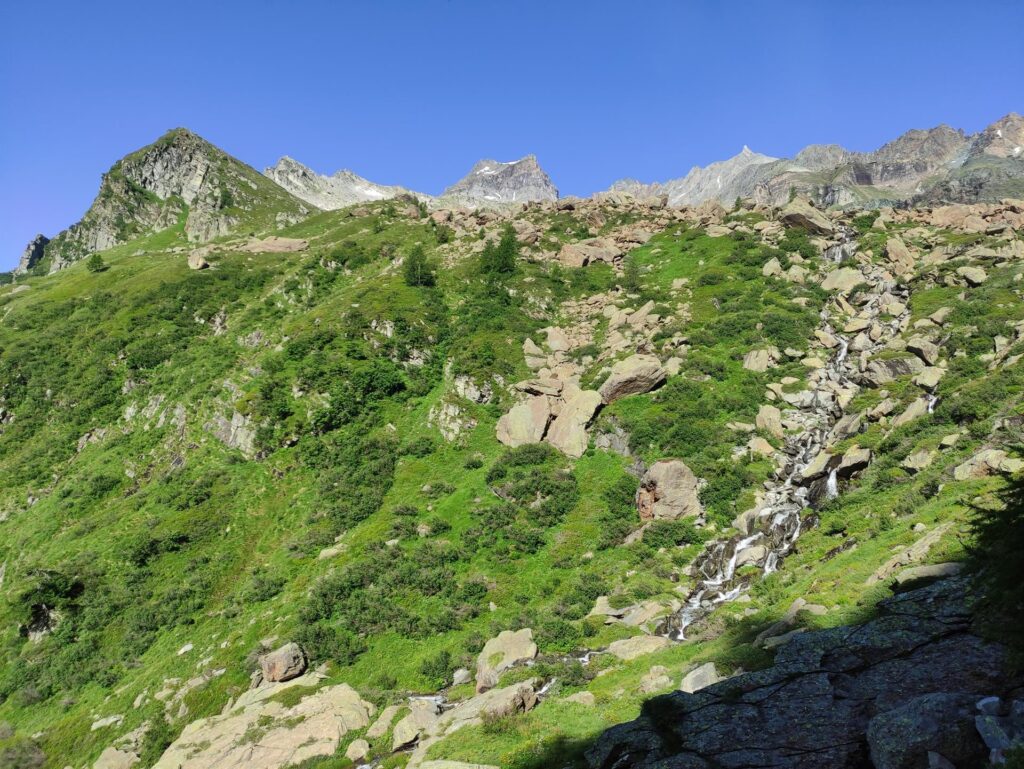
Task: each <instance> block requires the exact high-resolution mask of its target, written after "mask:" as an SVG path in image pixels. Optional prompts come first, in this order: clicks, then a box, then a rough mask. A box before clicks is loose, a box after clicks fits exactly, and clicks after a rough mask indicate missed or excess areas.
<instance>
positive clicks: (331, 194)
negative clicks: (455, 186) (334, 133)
mask: <svg viewBox="0 0 1024 769" xmlns="http://www.w3.org/2000/svg"><path fill="white" fill-rule="evenodd" d="M263 175H264V176H266V177H267V178H268V179H272V180H274V182H276V183H277V184H279V185H280V186H281V187H283V188H284V189H286V190H287V191H288V192H290V193H291V194H292V195H294V196H295V197H297V198H299V200H304V201H306V202H307V203H310V204H312V205H314V206H316V207H317V208H320V209H323V210H324V211H334V210H336V209H339V208H345V206H351V205H354V204H356V203H367V202H372V201H374V200H388V199H390V198H397V197H399V196H400V195H411V196H413V197H415V198H418V199H420V200H424V201H427V200H430V196H429V195H425V194H423V193H420V192H412V191H411V190H407V189H406V188H405V187H399V186H397V185H384V184H376V183H374V182H371V181H370V180H368V179H364V178H363V177H361V176H359V175H358V174H354V173H352V172H351V171H349V170H347V169H344V170H341V171H337V172H335V173H334V174H332V175H330V176H324V175H322V174H318V173H317V172H316V171H314V170H313V169H311V168H309V167H307V166H304V165H303V164H302V163H299V162H298V161H297V160H293V159H292V158H290V157H288V156H287V155H285V156H284V157H282V158H281V159H280V160H278V161H277V162H276V163H275V164H274V165H272V166H270V167H269V168H264V169H263Z"/></svg>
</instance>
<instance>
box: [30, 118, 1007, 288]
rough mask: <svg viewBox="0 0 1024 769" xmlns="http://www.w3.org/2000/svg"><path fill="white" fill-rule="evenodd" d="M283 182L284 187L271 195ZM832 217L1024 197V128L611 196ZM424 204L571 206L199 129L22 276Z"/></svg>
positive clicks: (542, 191) (497, 185) (819, 153)
mask: <svg viewBox="0 0 1024 769" xmlns="http://www.w3.org/2000/svg"><path fill="white" fill-rule="evenodd" d="M270 182H272V184H271V183H270ZM794 192H795V193H799V194H801V195H805V196H806V197H808V198H810V199H811V200H814V201H816V202H817V203H818V204H820V205H822V206H833V207H850V206H854V205H857V206H871V207H884V206H905V205H909V204H918V203H919V204H924V205H935V204H939V203H943V202H965V203H969V202H975V201H982V200H989V201H991V200H998V199H1001V198H1006V197H1015V196H1020V195H1024V118H1022V117H1021V116H1020V115H1018V114H1016V113H1010V114H1009V115H1007V116H1005V117H1004V118H1002V119H1000V120H998V121H996V122H995V123H993V124H992V125H990V126H989V127H987V128H986V129H985V130H984V131H982V132H980V133H978V134H975V135H971V136H967V135H965V134H964V133H963V131H960V130H956V129H953V128H950V127H949V126H945V125H941V126H938V127H936V128H932V129H928V130H916V129H915V130H911V131H908V132H906V133H905V134H903V135H902V136H900V137H898V138H897V139H895V140H893V141H892V142H889V143H887V144H885V145H883V146H882V147H880V148H879V149H877V150H875V151H873V152H852V151H849V150H846V149H844V148H843V147H840V146H838V145H810V146H808V147H805V148H804V149H803V150H801V151H800V152H799V153H797V154H796V155H795V156H794V157H793V158H791V159H790V158H774V157H771V156H768V155H762V154H760V153H756V152H753V151H751V150H750V149H749V148H748V147H744V148H743V149H742V150H741V152H740V153H738V154H737V155H736V156H734V157H732V158H729V159H727V160H723V161H718V162H715V163H711V164H710V165H708V166H706V167H704V168H701V167H699V166H696V167H694V168H693V169H691V170H690V172H689V173H688V174H687V175H686V176H685V177H682V178H680V179H674V180H670V181H668V182H663V183H652V184H648V183H644V182H640V181H637V180H634V179H626V180H620V181H618V182H615V183H614V184H612V185H611V187H610V189H609V191H608V192H606V193H598V196H601V195H607V194H612V195H622V194H626V195H632V196H634V197H639V198H645V197H662V196H663V197H665V198H666V199H667V201H668V204H669V205H672V206H680V205H698V204H699V203H701V202H704V201H708V200H715V201H719V202H722V203H728V204H731V203H732V202H733V201H734V200H736V199H737V198H750V199H753V200H754V201H755V202H760V203H766V204H773V205H778V204H781V203H783V202H785V201H786V200H788V199H789V197H790V196H791V195H792V194H793V193H794ZM400 195H411V196H413V197H415V198H417V199H418V200H420V201H422V202H424V203H428V204H429V205H431V206H432V207H435V208H459V207H468V208H475V207H484V208H495V207H503V206H515V205H521V204H524V203H530V202H535V201H553V200H557V199H558V190H557V188H556V187H555V185H554V184H553V182H552V181H551V179H550V177H549V176H548V175H547V173H546V172H545V171H544V170H543V169H542V168H541V167H540V165H539V163H538V162H537V159H536V157H535V156H533V155H528V156H526V157H524V158H522V159H520V160H516V161H511V162H499V161H495V160H487V159H485V160H481V161H479V162H478V163H476V164H475V165H474V166H473V168H472V169H471V170H470V172H469V173H468V174H467V175H466V176H465V177H464V178H462V179H461V180H459V181H458V182H456V183H455V184H453V185H452V186H450V187H449V188H447V189H446V190H445V191H444V192H443V193H442V194H441V195H440V196H439V197H437V198H431V196H429V195H426V194H424V193H418V192H413V191H410V190H408V189H406V188H404V187H401V186H397V185H391V186H388V185H380V184H376V183H374V182H371V181H369V180H367V179H364V178H363V177H360V176H358V175H356V174H354V173H353V172H351V171H347V170H343V171H339V172H337V173H335V174H334V175H332V176H323V175H321V174H317V173H316V172H314V171H312V170H311V169H310V168H308V167H306V166H304V165H302V164H301V163H299V162H297V161H295V160H293V159H291V158H290V157H287V156H285V157H282V158H281V159H280V160H279V161H278V162H277V163H276V164H275V165H274V166H271V167H269V168H267V169H265V170H264V172H263V174H262V175H260V174H259V173H258V172H256V171H255V169H252V168H250V167H249V166H247V165H245V164H244V163H241V162H240V161H238V160H236V159H234V158H232V157H230V156H228V155H227V154H226V153H223V152H222V151H220V150H218V149H217V148H215V147H214V146H213V145H211V144H209V143H208V142H206V141H205V140H203V139H201V138H200V137H198V136H196V135H195V134H193V133H191V132H190V131H188V130H186V129H175V130H174V131H171V132H169V133H168V134H166V135H165V136H164V137H162V138H161V139H159V140H158V141H157V142H155V143H154V144H152V145H150V146H149V147H146V148H143V149H141V150H139V151H137V152H135V153H132V154H131V155H128V156H127V157H125V158H123V159H122V160H120V161H118V162H117V163H115V164H114V166H113V167H112V168H111V170H110V171H109V172H108V173H107V174H105V175H104V177H103V181H102V183H101V187H100V193H99V195H98V196H97V198H96V200H95V201H94V202H93V204H92V206H91V207H90V208H89V210H88V211H87V212H86V214H85V216H84V217H83V218H82V220H81V221H80V222H78V223H76V224H74V225H72V226H71V227H69V228H68V229H67V230H64V231H63V232H61V233H59V234H58V235H56V236H55V237H54V238H53V239H52V240H50V241H48V242H46V243H43V244H42V245H41V246H40V241H39V239H38V238H37V239H35V240H34V241H33V242H32V244H29V246H28V247H27V249H26V251H25V253H24V254H23V255H22V258H21V260H20V261H19V263H18V266H17V268H16V269H15V274H19V275H20V274H24V273H25V272H27V271H28V270H30V269H35V270H37V271H38V270H39V269H47V270H49V271H55V270H58V269H61V268H62V267H64V266H66V265H68V264H70V263H72V262H73V261H76V260H77V259H80V258H82V257H84V256H87V255H88V254H90V253H94V252H97V251H103V250H105V249H108V248H111V247H112V246H115V245H118V244H120V243H124V242H127V241H128V240H131V239H133V238H136V237H138V236H140V235H143V234H151V233H156V232H161V231H165V230H174V229H178V231H179V232H180V233H181V234H182V236H183V237H184V238H185V239H186V240H187V241H191V242H206V241H209V240H213V239H216V238H219V237H222V236H225V235H228V234H230V233H232V232H235V231H237V230H238V229H239V228H240V227H241V226H242V225H243V224H250V225H252V224H258V225H259V226H260V227H262V225H263V224H265V223H266V222H265V221H264V220H265V218H266V215H267V212H269V211H270V210H271V209H273V217H274V222H273V223H274V225H275V226H278V227H281V226H285V225H287V224H289V223H293V222H295V221H298V220H299V219H301V218H302V217H304V216H307V215H309V214H310V213H313V212H316V211H320V210H335V209H338V208H342V207H346V206H349V205H354V204H357V203H365V202H372V201H374V200H384V199H389V198H394V197H398V196H400Z"/></svg>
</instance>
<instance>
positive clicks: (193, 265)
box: [188, 251, 210, 270]
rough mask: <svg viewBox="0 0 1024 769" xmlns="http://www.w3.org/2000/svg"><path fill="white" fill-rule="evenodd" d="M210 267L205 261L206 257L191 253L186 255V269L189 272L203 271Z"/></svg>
mask: <svg viewBox="0 0 1024 769" xmlns="http://www.w3.org/2000/svg"><path fill="white" fill-rule="evenodd" d="M209 266H210V263H209V262H208V261H206V257H205V256H203V255H202V254H200V253H197V252H195V251H193V252H192V253H191V254H189V255H188V268H189V269H190V270H205V269H206V268H207V267H209Z"/></svg>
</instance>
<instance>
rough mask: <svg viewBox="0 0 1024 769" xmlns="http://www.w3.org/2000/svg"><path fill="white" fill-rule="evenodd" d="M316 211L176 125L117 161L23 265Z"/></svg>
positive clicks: (55, 264)
mask: <svg viewBox="0 0 1024 769" xmlns="http://www.w3.org/2000/svg"><path fill="white" fill-rule="evenodd" d="M309 211H310V209H309V207H308V206H306V205H305V204H303V203H302V201H300V200H298V199H297V198H295V197H293V196H292V195H290V194H289V193H287V192H286V191H285V190H283V189H281V187H279V186H278V185H276V184H273V183H272V182H270V181H269V180H267V179H265V178H264V177H262V176H261V175H260V174H259V173H258V172H257V171H256V170H255V169H253V168H251V167H250V166H248V165H246V164H245V163H242V162H241V161H240V160H237V159H235V158H233V157H231V156H230V155H228V154H227V153H226V152H224V151H223V150H221V149H218V148H217V147H215V146H214V145H213V144H211V143H210V142H208V141H206V140H205V139H203V138H202V137H201V136H199V135H197V134H196V133H194V132H192V131H190V130H189V129H187V128H174V129H172V130H170V131H168V132H167V133H165V134H164V135H163V136H161V137H160V138H159V139H157V140H156V141H155V142H153V143H152V144H149V145H147V146H145V147H142V148H141V149H139V150H136V151H135V152H132V153H130V154H128V155H126V156H125V157H123V158H122V159H121V160H118V161H117V162H116V163H114V165H113V166H111V168H110V170H109V171H107V173H105V174H104V175H103V179H102V182H101V183H100V190H99V193H98V194H97V196H96V199H95V200H94V201H93V203H92V205H91V206H90V207H89V210H88V211H86V213H85V215H84V216H83V217H82V220H81V221H79V222H77V223H76V224H73V225H71V227H69V228H68V229H66V230H64V231H63V232H61V233H59V234H58V235H57V236H56V237H54V238H53V240H51V241H49V242H47V243H45V244H43V250H42V253H41V254H40V253H39V251H38V248H37V249H36V250H35V251H34V252H33V253H34V256H33V257H32V258H30V259H29V260H28V261H27V262H23V263H22V264H20V265H19V270H21V271H25V270H28V269H30V268H35V267H41V268H45V269H48V270H49V271H50V272H54V271H56V270H59V269H61V268H62V267H65V266H67V265H68V264H70V263H72V262H74V261H77V260H78V259H81V258H82V257H84V256H86V255H88V254H89V253H91V252H94V251H102V250H105V249H108V248H112V247H114V246H117V245H120V244H122V243H126V242H128V241H130V240H134V239H136V238H139V237H141V236H144V235H148V234H150V233H153V232H158V231H161V230H166V229H170V228H176V227H180V228H181V235H182V236H183V237H184V238H185V239H187V240H188V241H193V242H203V241H208V240H212V239H213V238H216V237H219V236H222V235H226V234H228V233H230V232H233V231H234V230H235V229H236V228H237V227H239V226H240V225H242V224H249V225H253V226H254V227H260V228H262V229H268V228H272V227H273V226H274V224H275V223H285V222H288V221H296V220H297V219H299V218H301V217H302V216H304V215H306V214H308V213H309ZM33 243H36V244H37V245H38V239H37V240H36V241H33ZM28 262H32V264H29V263H28Z"/></svg>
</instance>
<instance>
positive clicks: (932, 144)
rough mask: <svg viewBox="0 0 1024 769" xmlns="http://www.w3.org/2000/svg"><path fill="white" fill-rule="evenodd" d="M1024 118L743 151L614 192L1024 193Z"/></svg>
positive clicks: (904, 199)
mask: <svg viewBox="0 0 1024 769" xmlns="http://www.w3.org/2000/svg"><path fill="white" fill-rule="evenodd" d="M1022 147H1024V118H1022V117H1021V116H1020V115H1017V114H1013V113H1011V114H1009V115H1007V116H1006V117H1004V118H1002V119H1001V120H999V121H997V122H995V123H993V124H992V125H990V126H989V127H988V128H986V129H985V130H984V131H982V132H980V133H977V134H973V135H966V134H965V133H964V132H963V131H960V130H958V129H954V128H950V127H949V126H947V125H940V126H938V127H936V128H931V129H928V130H912V131H908V132H906V133H905V134H903V135H902V136H900V137H899V138H898V139H895V140H894V141H891V142H889V143H888V144H885V145H883V146H882V147H880V148H879V149H877V150H875V151H874V152H852V151H850V150H847V149H845V148H843V147H840V146H839V145H837V144H812V145H810V146H808V147H806V148H804V149H803V150H801V151H800V152H798V153H797V154H796V155H795V156H794V157H793V158H774V157H770V156H768V155H761V154H759V153H757V152H751V150H750V149H748V148H747V147H744V148H743V150H742V151H741V152H740V153H739V154H737V155H735V156H733V157H731V158H729V159H728V160H722V161H719V162H717V163H711V164H710V165H708V166H706V167H704V168H701V167H699V166H695V167H694V168H693V169H692V170H691V171H690V172H689V173H688V174H687V175H686V176H684V177H682V178H679V179H672V180H670V181H667V182H661V183H652V184H644V183H642V182H638V181H636V180H634V179H624V180H621V181H618V182H615V183H614V184H613V185H612V186H611V190H612V191H617V192H628V193H631V194H633V195H637V196H640V197H643V196H651V195H665V196H667V197H668V202H669V204H670V205H677V206H678V205H696V204H698V203H701V202H703V201H705V200H711V199H713V200H719V201H722V202H732V201H733V200H735V199H736V198H738V197H740V198H754V199H755V200H757V201H758V202H761V203H779V202H782V201H784V200H785V199H786V198H787V197H788V196H789V195H790V192H791V191H792V190H796V191H797V192H798V193H800V194H803V195H806V196H808V197H810V198H811V199H813V200H815V201H816V202H818V203H820V204H822V205H826V206H840V207H842V206H853V205H858V206H864V205H875V206H884V205H905V204H913V203H935V202H960V203H969V202H973V201H976V200H995V199H999V198H1003V197H1012V196H1020V195H1021V194H1024V149H1022Z"/></svg>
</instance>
